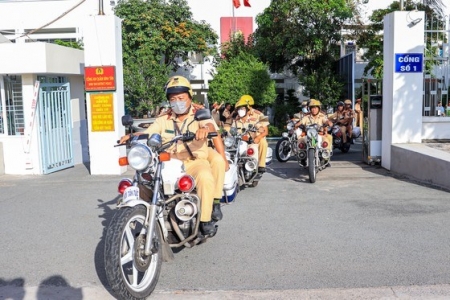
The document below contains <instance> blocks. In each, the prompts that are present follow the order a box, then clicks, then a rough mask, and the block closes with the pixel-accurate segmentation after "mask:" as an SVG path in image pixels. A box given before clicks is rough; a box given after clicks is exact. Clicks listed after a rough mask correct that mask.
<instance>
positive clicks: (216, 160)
mask: <svg viewBox="0 0 450 300" xmlns="http://www.w3.org/2000/svg"><path fill="white" fill-rule="evenodd" d="M213 125H214V128H215V129H216V132H219V127H218V126H217V125H216V124H213ZM208 161H209V163H210V164H211V170H212V175H213V177H214V182H215V185H214V186H215V187H214V191H213V195H214V199H221V198H222V196H223V195H222V193H223V185H224V182H225V161H224V159H223V157H222V155H220V153H219V152H217V151H216V150H214V149H213V148H211V147H208Z"/></svg>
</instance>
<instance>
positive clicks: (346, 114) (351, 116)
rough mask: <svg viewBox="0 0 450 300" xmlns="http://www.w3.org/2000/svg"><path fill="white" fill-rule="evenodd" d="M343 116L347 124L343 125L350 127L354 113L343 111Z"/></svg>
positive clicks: (351, 110) (347, 110)
mask: <svg viewBox="0 0 450 300" xmlns="http://www.w3.org/2000/svg"><path fill="white" fill-rule="evenodd" d="M344 116H345V118H346V119H347V124H345V125H350V124H352V122H353V119H354V118H355V112H354V111H353V109H344Z"/></svg>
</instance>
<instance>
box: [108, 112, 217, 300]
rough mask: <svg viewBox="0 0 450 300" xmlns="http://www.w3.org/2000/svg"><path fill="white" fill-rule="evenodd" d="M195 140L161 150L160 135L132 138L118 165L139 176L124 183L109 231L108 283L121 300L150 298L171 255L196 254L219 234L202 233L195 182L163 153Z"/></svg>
mask: <svg viewBox="0 0 450 300" xmlns="http://www.w3.org/2000/svg"><path fill="white" fill-rule="evenodd" d="M210 117H211V115H210V112H209V111H208V110H199V111H197V112H196V114H195V120H197V121H200V120H206V119H209V118H210ZM191 123H192V122H191ZM122 124H123V125H124V126H130V127H131V126H132V124H133V119H132V118H131V116H123V117H122ZM189 125H190V124H189ZM189 125H188V127H187V128H188V129H189ZM210 135H216V133H211V134H210ZM194 138H195V134H194V133H192V132H189V131H187V132H186V133H185V134H181V135H177V136H175V137H174V138H173V139H172V140H171V141H169V142H167V143H164V144H163V143H162V138H161V136H160V135H159V134H153V135H152V136H151V137H149V136H148V134H141V135H138V136H133V137H132V138H131V139H130V140H129V143H130V145H129V146H130V149H129V152H128V155H127V157H122V158H120V159H119V163H120V165H129V166H130V167H131V168H133V169H135V170H136V172H135V175H134V177H133V178H132V179H128V178H126V179H122V180H121V181H120V183H119V186H118V191H119V193H120V194H121V195H122V197H121V198H120V199H119V201H118V203H117V210H116V213H115V214H114V217H113V218H112V220H111V222H110V224H109V225H108V228H107V230H106V238H105V252H104V253H105V270H106V277H107V280H108V282H109V285H110V287H111V288H112V290H113V291H114V293H115V295H116V297H118V298H119V299H145V298H146V297H148V296H149V295H150V294H151V293H152V292H153V290H154V289H155V287H156V284H157V282H158V279H159V275H160V271H161V265H162V262H163V260H164V261H170V260H172V259H173V258H174V256H173V251H172V249H182V248H192V247H194V246H195V245H198V244H200V243H202V242H205V241H206V239H208V238H209V237H212V236H214V235H215V233H216V232H217V231H215V232H214V233H213V234H211V235H209V236H204V235H202V234H201V233H200V230H199V225H200V217H199V214H200V207H201V201H202V199H200V198H199V196H198V195H197V193H196V191H195V185H196V183H195V181H194V178H193V177H192V176H190V175H188V174H186V172H185V170H184V166H183V162H182V161H180V160H178V159H174V158H171V157H170V154H169V153H167V152H165V150H166V149H167V148H169V147H170V146H171V145H172V144H174V143H176V142H178V141H183V142H185V141H191V140H192V139H194ZM116 146H122V145H116ZM216 230H217V225H216Z"/></svg>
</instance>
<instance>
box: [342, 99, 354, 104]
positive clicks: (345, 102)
mask: <svg viewBox="0 0 450 300" xmlns="http://www.w3.org/2000/svg"><path fill="white" fill-rule="evenodd" d="M344 104H352V100H349V99H347V100H345V101H344Z"/></svg>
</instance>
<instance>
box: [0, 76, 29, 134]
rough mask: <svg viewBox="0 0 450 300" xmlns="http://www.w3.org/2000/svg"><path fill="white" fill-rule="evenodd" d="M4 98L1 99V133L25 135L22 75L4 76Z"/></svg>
mask: <svg viewBox="0 0 450 300" xmlns="http://www.w3.org/2000/svg"><path fill="white" fill-rule="evenodd" d="M3 87H4V99H0V100H1V101H0V134H7V135H23V134H24V128H25V120H24V113H23V97H22V77H21V76H20V75H7V76H4V77H3Z"/></svg>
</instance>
